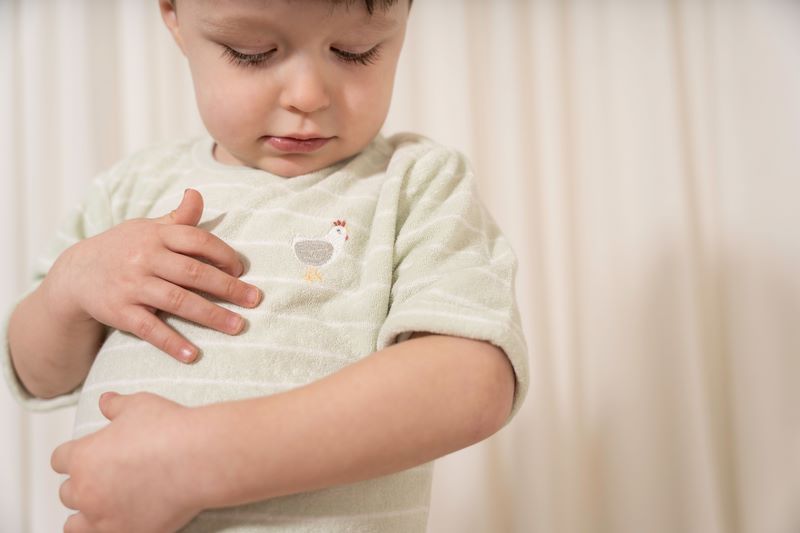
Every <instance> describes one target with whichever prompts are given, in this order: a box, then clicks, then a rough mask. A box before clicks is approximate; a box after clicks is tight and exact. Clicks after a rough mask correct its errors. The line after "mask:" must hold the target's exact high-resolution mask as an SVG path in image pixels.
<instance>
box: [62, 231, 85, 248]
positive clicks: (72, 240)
mask: <svg viewBox="0 0 800 533" xmlns="http://www.w3.org/2000/svg"><path fill="white" fill-rule="evenodd" d="M56 237H58V238H59V239H60V240H61V241H63V242H64V243H65V244H67V245H70V246H71V245H73V244H75V243H77V242H80V239H76V238H75V237H73V236H72V235H67V234H66V233H64V232H63V231H61V230H59V231H58V233H56Z"/></svg>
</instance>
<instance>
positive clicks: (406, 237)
mask: <svg viewBox="0 0 800 533" xmlns="http://www.w3.org/2000/svg"><path fill="white" fill-rule="evenodd" d="M449 219H456V220H458V222H460V223H461V224H462V225H463V226H464V227H466V228H467V229H469V230H471V231H473V232H474V233H478V234H481V235H482V234H483V231H481V230H480V229H478V228H476V227H475V226H473V225H472V224H470V223H469V222H467V219H465V218H464V217H462V216H461V215H445V216H442V217H439V218H436V219H434V220H431V221H430V222H428V223H427V224H425V225H424V226H422V227H420V228H417V229H415V230H413V231H411V232H409V233H404V234H402V235H400V236H399V237H398V238H397V246H398V247H400V246H401V244H400V242H401V241H403V242H405V241H407V240H409V239H411V238H412V237H414V236H415V235H417V234H418V233H422V232H423V231H426V230H427V229H428V228H430V227H431V226H435V225H443V226H444V227H448V226H451V224H442V223H443V222H444V221H445V220H449Z"/></svg>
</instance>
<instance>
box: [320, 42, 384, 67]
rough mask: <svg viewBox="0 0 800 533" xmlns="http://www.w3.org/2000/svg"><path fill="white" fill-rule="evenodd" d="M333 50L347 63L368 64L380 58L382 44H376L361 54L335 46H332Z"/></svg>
mask: <svg viewBox="0 0 800 533" xmlns="http://www.w3.org/2000/svg"><path fill="white" fill-rule="evenodd" d="M331 51H332V52H333V53H334V54H336V56H337V57H338V58H339V59H341V60H342V61H344V62H345V63H355V64H359V65H364V66H366V65H370V64H372V63H375V62H376V61H377V60H378V58H379V57H380V51H381V45H376V46H374V47H372V48H370V49H369V50H367V51H366V52H362V53H360V54H357V53H355V52H348V51H347V50H340V49H338V48H333V47H331Z"/></svg>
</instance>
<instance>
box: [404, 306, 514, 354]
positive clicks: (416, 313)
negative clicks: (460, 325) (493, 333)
mask: <svg viewBox="0 0 800 533" xmlns="http://www.w3.org/2000/svg"><path fill="white" fill-rule="evenodd" d="M426 315H428V316H438V317H442V318H450V319H454V320H472V321H473V322H481V323H483V324H491V325H494V326H497V327H499V328H501V329H508V330H509V331H511V332H512V333H513V334H514V336H515V337H517V341H518V342H519V344H520V346H525V338H524V337H523V336H522V334H521V333H520V331H519V330H518V329H517V328H516V327H515V326H516V325H515V324H514V323H513V322H498V321H497V320H489V319H486V318H480V317H476V316H471V315H461V314H456V313H448V312H446V311H431V310H429V309H407V310H404V311H397V312H395V313H391V314H390V315H389V317H390V318H392V317H398V316H413V317H420V316H421V317H424V316H426ZM509 326H510V327H509Z"/></svg>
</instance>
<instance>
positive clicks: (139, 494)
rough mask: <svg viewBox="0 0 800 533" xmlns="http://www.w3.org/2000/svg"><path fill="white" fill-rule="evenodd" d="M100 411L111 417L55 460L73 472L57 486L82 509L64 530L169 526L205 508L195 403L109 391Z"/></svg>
mask: <svg viewBox="0 0 800 533" xmlns="http://www.w3.org/2000/svg"><path fill="white" fill-rule="evenodd" d="M100 410H101V412H102V413H103V415H104V416H105V417H106V418H108V419H109V420H111V423H110V424H109V425H108V426H106V427H105V428H103V429H101V430H100V431H98V432H96V433H92V434H91V435H87V436H85V437H83V438H81V439H78V440H73V441H69V442H66V443H64V444H62V445H61V446H59V447H58V448H56V449H55V450H54V451H53V455H52V457H51V460H50V462H51V465H52V467H53V470H55V471H56V472H58V473H60V474H67V475H68V476H69V478H68V479H67V480H66V481H64V483H62V485H61V489H60V491H59V497H60V499H61V501H62V502H63V504H64V505H65V506H66V507H67V508H69V509H73V510H76V511H78V512H77V513H75V514H73V515H71V516H70V517H69V518H68V519H67V521H66V523H65V525H64V533H106V532H108V533H140V532H141V533H161V532H164V533H171V532H173V531H176V530H177V529H179V528H181V527H183V526H184V525H186V524H187V523H188V522H189V521H191V520H192V518H194V516H195V515H197V514H198V513H199V512H200V511H202V510H203V509H202V507H201V505H200V504H198V503H197V501H195V500H194V499H193V494H192V490H193V486H194V485H195V484H196V483H193V476H192V472H197V469H201V468H203V467H204V465H202V464H201V465H196V464H192V462H191V460H190V457H189V455H190V454H189V453H187V452H186V451H185V450H186V449H187V448H189V446H187V444H188V443H189V442H190V439H192V438H194V439H197V437H196V436H193V435H192V431H193V429H192V426H191V425H190V423H191V417H190V416H189V412H190V411H191V410H192V408H189V407H184V406H182V405H179V404H177V403H175V402H172V401H170V400H167V399H165V398H162V397H161V396H157V395H155V394H150V393H137V394H132V395H119V394H117V393H105V394H103V395H102V396H101V397H100Z"/></svg>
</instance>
